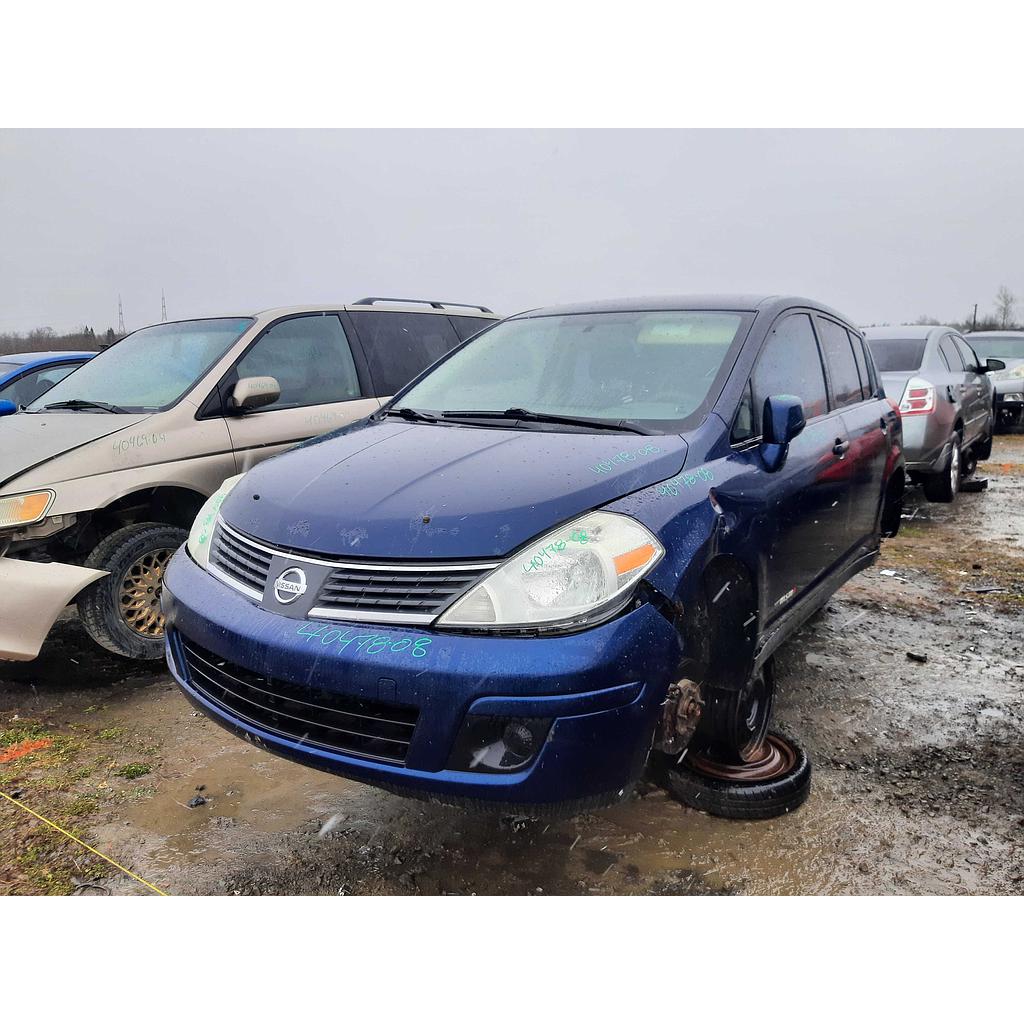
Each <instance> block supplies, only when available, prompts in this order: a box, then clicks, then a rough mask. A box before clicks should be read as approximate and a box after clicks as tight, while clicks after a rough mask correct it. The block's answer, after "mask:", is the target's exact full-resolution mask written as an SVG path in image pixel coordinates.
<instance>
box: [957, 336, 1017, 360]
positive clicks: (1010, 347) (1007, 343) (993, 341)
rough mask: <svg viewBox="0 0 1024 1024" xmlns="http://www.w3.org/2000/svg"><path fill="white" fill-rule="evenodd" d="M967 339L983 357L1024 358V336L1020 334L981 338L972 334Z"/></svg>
mask: <svg viewBox="0 0 1024 1024" xmlns="http://www.w3.org/2000/svg"><path fill="white" fill-rule="evenodd" d="M967 340H968V341H969V342H970V343H971V348H973V349H974V351H975V352H977V353H978V355H979V356H980V357H981V358H982V359H1024V337H1021V336H1020V335H1017V336H1014V335H1012V334H1004V335H1003V336H1001V337H999V336H996V337H992V338H979V337H978V335H976V334H970V335H968V336H967Z"/></svg>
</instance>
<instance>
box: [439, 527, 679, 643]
mask: <svg viewBox="0 0 1024 1024" xmlns="http://www.w3.org/2000/svg"><path fill="white" fill-rule="evenodd" d="M664 554H665V549H664V548H663V547H662V545H661V543H660V542H659V540H658V539H657V537H655V536H654V534H652V533H651V531H650V530H648V529H647V527H646V526H643V525H642V524H641V523H638V522H637V521H636V520H635V519H631V518H630V517H629V516H624V515H620V514H618V513H615V512H590V513H588V514H587V515H585V516H580V518H579V519H574V520H573V521H572V522H569V523H566V524H565V525H564V526H560V527H558V528H557V529H555V530H552V531H551V532H550V533H547V534H545V535H544V536H543V537H541V538H539V539H538V540H536V541H534V542H532V543H531V544H529V545H527V546H526V547H523V548H520V549H519V550H518V551H517V552H515V554H513V555H511V556H509V558H508V559H506V560H505V562H503V563H502V564H501V565H500V566H499V567H498V568H497V569H495V570H494V571H493V572H492V573H491V574H490V575H489V576H487V577H486V578H485V579H483V580H481V581H480V582H479V583H478V584H476V586H474V587H473V589H472V590H470V591H469V592H468V593H466V594H464V595H463V596H462V597H460V598H459V600H458V601H456V602H455V604H453V605H452V606H451V608H449V609H448V611H446V612H445V613H444V614H443V615H442V616H441V617H440V618H439V619H438V621H437V625H438V626H452V627H456V628H471V629H495V630H501V629H530V628H537V629H539V630H540V631H545V630H547V629H556V628H581V627H583V626H586V625H588V624H589V623H592V622H594V621H597V620H599V619H601V618H602V617H604V616H606V615H608V614H610V613H611V612H612V611H614V610H616V609H617V608H619V607H621V606H622V604H624V603H625V602H626V601H627V600H628V598H629V596H630V594H631V592H632V590H633V588H634V587H635V586H636V584H637V583H638V582H639V581H640V579H641V577H643V576H644V575H645V574H646V573H647V572H649V571H650V570H651V569H653V568H654V566H655V565H657V564H658V562H659V561H660V560H661V558H662V556H663V555H664Z"/></svg>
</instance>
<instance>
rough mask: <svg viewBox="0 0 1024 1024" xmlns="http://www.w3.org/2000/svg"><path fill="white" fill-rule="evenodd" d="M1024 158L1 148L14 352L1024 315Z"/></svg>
mask: <svg viewBox="0 0 1024 1024" xmlns="http://www.w3.org/2000/svg"><path fill="white" fill-rule="evenodd" d="M1022 188H1024V133H1022V132H1020V131H1008V132H1006V133H998V134H996V133H987V132H970V131H959V130H957V131H913V132H907V131H869V132H863V131H825V132H818V131H781V130H760V131H740V130H721V131H710V132H708V131H674V130H666V131H658V132H631V131H630V132H622V131H599V132H588V131H582V132H581V131H537V132H534V131H530V132H521V131H497V130H493V131H447V130H446V131H374V130H370V129H366V128H363V127H358V126H356V127H353V128H352V129H350V130H345V131H333V130H332V131H323V132H290V131H195V132H179V131H156V130H152V131H151V130H146V131H131V132H104V131H52V132H51V131H45V132H31V133H26V132H20V131H4V132H0V333H2V332H4V331H16V330H27V329H30V328H32V327H36V326H40V325H49V326H52V327H53V328H54V329H55V330H58V331H61V330H65V329H70V328H73V327H76V326H78V325H80V324H83V323H86V324H89V325H91V326H93V327H94V328H95V329H96V330H97V331H101V330H105V329H106V328H107V327H108V326H111V325H113V326H116V324H117V297H118V294H119V293H120V295H121V296H122V299H123V302H124V315H125V322H126V324H127V326H128V328H129V329H132V328H136V327H140V326H143V325H144V324H146V323H150V322H153V321H155V320H159V319H160V290H161V288H163V289H164V290H165V291H166V295H167V312H168V316H169V318H171V319H178V318H182V317H187V316H191V315H210V314H218V313H239V312H249V311H252V310H256V309H262V308H265V307H268V306H276V305H288V304H292V303H299V302H325V303H329V302H344V301H352V300H355V299H357V298H359V297H361V296H363V295H366V294H375V295H402V296H412V297H429V298H439V299H443V300H451V301H462V302H479V303H483V304H485V305H488V306H491V307H492V308H494V309H495V310H497V311H499V312H503V313H513V312H517V311H519V310H522V309H525V308H529V307H533V306H538V305H545V304H548V303H556V302H563V301H572V300H578V299H589V298H604V297H611V296H623V295H642V294H644V295H654V294H668V293H675V294H679V293H686V292H698V291H758V292H760V291H764V292H795V293H798V294H802V295H809V296H812V297H814V298H815V299H818V300H820V301H823V302H826V303H828V304H830V305H832V306H835V307H836V308H838V309H839V310H841V311H843V312H844V313H845V314H846V315H847V316H849V317H851V318H853V319H854V320H855V321H857V322H859V323H871V322H885V321H888V322H899V321H902V320H907V319H910V320H913V319H916V318H917V317H918V316H919V315H921V314H930V315H933V316H936V317H938V318H940V319H958V318H962V317H964V316H966V315H967V314H968V313H969V311H970V309H971V307H972V306H973V304H974V303H975V302H978V303H979V304H980V308H979V312H983V311H986V310H988V309H990V308H991V306H992V303H993V297H994V295H995V292H996V289H997V288H998V287H999V285H1001V284H1006V285H1008V286H1009V287H1010V289H1011V290H1012V291H1014V292H1015V293H1016V294H1018V295H1019V296H1020V297H1021V306H1020V307H1018V312H1020V310H1021V308H1024V202H1022Z"/></svg>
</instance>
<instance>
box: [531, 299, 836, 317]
mask: <svg viewBox="0 0 1024 1024" xmlns="http://www.w3.org/2000/svg"><path fill="white" fill-rule="evenodd" d="M793 306H808V307H810V308H811V309H817V310H820V311H821V312H823V313H828V314H830V315H831V316H834V317H836V318H838V319H839V320H847V318H846V317H844V316H842V315H841V314H840V313H837V312H836V311H835V310H834V309H832V308H831V307H830V306H826V305H824V304H823V303H821V302H815V301H814V300H813V299H807V298H803V297H801V296H799V295H759V294H747V293H742V292H741V293H722V294H715V293H710V294H708V293H705V294H696V295H654V296H651V295H644V296H636V297H633V298H623V299H598V300H595V301H592V302H572V303H566V304H564V305H559V306H544V307H541V308H540V309H531V310H527V311H526V312H524V313H520V314H518V315H519V316H520V317H533V316H568V315H572V314H575V313H637V312H640V313H646V312H659V311H666V312H667V311H669V310H687V311H690V310H694V311H701V310H708V311H712V310H716V311H717V310H724V311H728V312H736V313H761V312H764V313H767V314H769V315H771V314H774V313H777V312H781V311H782V310H784V309H789V308H790V307H793ZM847 322H849V321H847Z"/></svg>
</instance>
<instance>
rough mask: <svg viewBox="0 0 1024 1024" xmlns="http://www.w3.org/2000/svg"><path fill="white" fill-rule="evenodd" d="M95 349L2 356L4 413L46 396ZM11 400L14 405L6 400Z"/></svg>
mask: <svg viewBox="0 0 1024 1024" xmlns="http://www.w3.org/2000/svg"><path fill="white" fill-rule="evenodd" d="M94 355H96V353H95V352H16V353H14V354H13V355H7V356H0V416H3V415H5V414H6V413H12V412H17V410H18V409H20V408H21V407H22V406H26V405H29V404H30V403H31V402H34V401H35V400H36V399H37V398H39V396H40V395H45V394H46V392H47V391H49V390H50V388H52V387H53V385H54V384H56V383H57V382H58V381H61V380H63V379H64V378H65V377H66V376H67V375H68V374H69V373H71V371H72V370H76V369H78V367H79V366H81V365H82V363H84V362H87V361H88V360H89V359H92V357H93V356H94ZM6 402H10V403H11V404H10V405H5V404H4V403H6Z"/></svg>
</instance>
